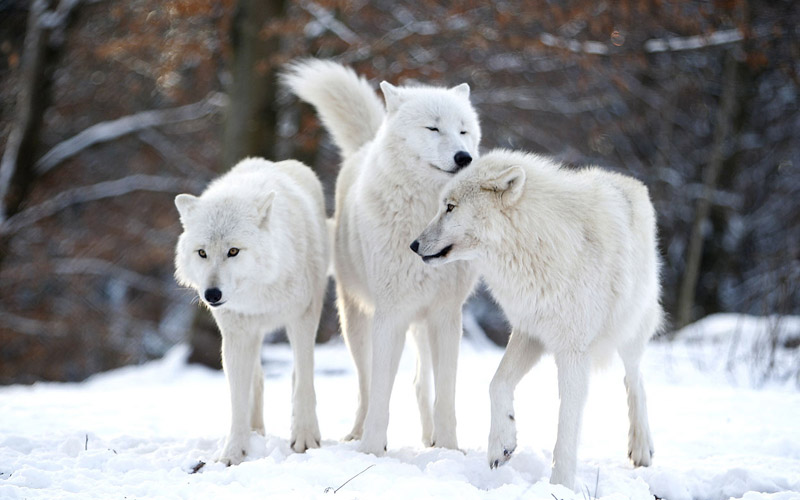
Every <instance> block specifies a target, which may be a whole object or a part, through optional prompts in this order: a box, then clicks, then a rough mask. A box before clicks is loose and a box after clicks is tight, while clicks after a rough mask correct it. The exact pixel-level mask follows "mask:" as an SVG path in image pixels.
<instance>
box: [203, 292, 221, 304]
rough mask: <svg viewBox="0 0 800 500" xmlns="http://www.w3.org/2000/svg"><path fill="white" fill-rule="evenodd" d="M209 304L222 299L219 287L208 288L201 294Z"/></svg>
mask: <svg viewBox="0 0 800 500" xmlns="http://www.w3.org/2000/svg"><path fill="white" fill-rule="evenodd" d="M203 296H204V297H205V298H206V300H207V301H208V303H209V304H216V303H217V302H219V301H220V300H221V299H222V290H220V289H219V288H208V289H206V293H204V294H203Z"/></svg>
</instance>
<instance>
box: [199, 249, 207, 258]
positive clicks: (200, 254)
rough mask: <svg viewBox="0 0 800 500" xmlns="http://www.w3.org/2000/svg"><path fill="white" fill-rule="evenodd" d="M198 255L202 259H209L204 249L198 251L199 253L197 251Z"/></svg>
mask: <svg viewBox="0 0 800 500" xmlns="http://www.w3.org/2000/svg"><path fill="white" fill-rule="evenodd" d="M197 255H199V256H200V257H202V258H204V259H205V258H206V257H208V254H206V251H205V250H203V249H200V250H198V251H197Z"/></svg>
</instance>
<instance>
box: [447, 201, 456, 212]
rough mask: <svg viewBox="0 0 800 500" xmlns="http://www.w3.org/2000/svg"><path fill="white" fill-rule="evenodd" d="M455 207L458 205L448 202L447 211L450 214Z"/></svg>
mask: <svg viewBox="0 0 800 500" xmlns="http://www.w3.org/2000/svg"><path fill="white" fill-rule="evenodd" d="M455 208H456V206H455V205H453V204H452V203H448V204H447V211H446V212H447V213H448V214H449V213H450V212H452V211H453V209H455Z"/></svg>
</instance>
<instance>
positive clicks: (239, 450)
mask: <svg viewBox="0 0 800 500" xmlns="http://www.w3.org/2000/svg"><path fill="white" fill-rule="evenodd" d="M248 443H249V438H248V436H228V440H227V442H226V443H225V448H223V449H222V453H221V454H220V456H219V458H218V459H217V462H222V463H224V464H225V465H227V466H231V465H239V464H240V463H242V462H243V461H244V459H245V458H247V445H248Z"/></svg>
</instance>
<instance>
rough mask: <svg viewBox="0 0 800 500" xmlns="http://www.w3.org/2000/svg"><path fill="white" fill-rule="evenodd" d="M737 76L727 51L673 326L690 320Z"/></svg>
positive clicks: (725, 148)
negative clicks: (704, 231)
mask: <svg viewBox="0 0 800 500" xmlns="http://www.w3.org/2000/svg"><path fill="white" fill-rule="evenodd" d="M737 79H738V68H737V62H736V60H735V58H734V57H733V55H731V54H730V53H728V55H727V57H726V60H725V69H724V75H723V82H722V96H721V98H720V106H719V108H718V111H717V117H716V122H717V124H716V130H715V131H714V141H713V143H712V146H711V158H710V159H709V162H708V166H707V167H706V169H705V171H704V172H703V195H702V196H701V197H700V198H698V200H697V208H696V209H695V216H694V221H693V222H692V232H691V234H690V236H689V248H688V249H687V251H686V267H685V268H684V272H683V277H682V279H681V285H680V290H679V292H678V303H677V312H676V318H675V319H676V325H675V326H676V327H677V328H681V327H683V326H686V325H687V324H689V323H690V322H691V321H692V319H693V315H692V309H693V308H694V302H695V292H696V290H697V282H698V280H699V278H700V261H701V260H702V256H703V244H704V238H705V235H704V234H703V226H704V225H705V224H706V221H707V220H708V214H709V211H710V210H711V201H712V200H711V198H712V196H713V193H714V190H715V189H716V187H717V182H718V180H719V177H720V173H721V172H722V167H723V165H724V163H725V160H726V159H727V157H728V150H729V147H728V144H727V143H728V138H729V136H730V131H731V124H732V122H733V120H734V118H735V115H736V112H737V102H736V92H737Z"/></svg>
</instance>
